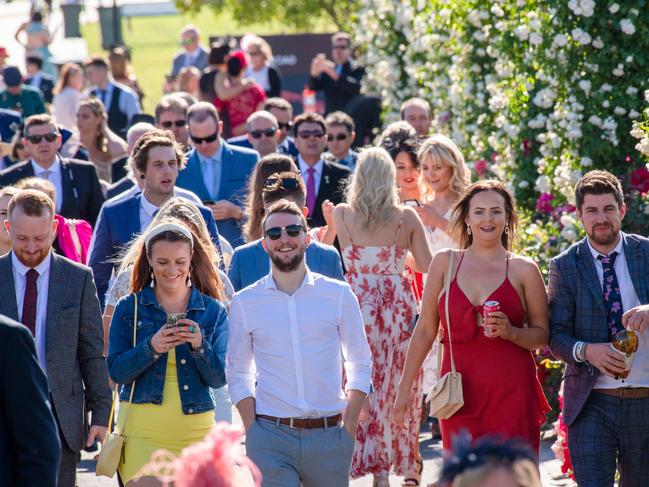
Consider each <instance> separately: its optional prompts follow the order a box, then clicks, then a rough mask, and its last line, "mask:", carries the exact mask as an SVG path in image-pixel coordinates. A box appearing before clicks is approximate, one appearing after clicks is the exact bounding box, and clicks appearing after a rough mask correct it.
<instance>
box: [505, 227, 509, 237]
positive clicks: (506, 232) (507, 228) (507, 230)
mask: <svg viewBox="0 0 649 487" xmlns="http://www.w3.org/2000/svg"><path fill="white" fill-rule="evenodd" d="M505 235H509V225H505Z"/></svg>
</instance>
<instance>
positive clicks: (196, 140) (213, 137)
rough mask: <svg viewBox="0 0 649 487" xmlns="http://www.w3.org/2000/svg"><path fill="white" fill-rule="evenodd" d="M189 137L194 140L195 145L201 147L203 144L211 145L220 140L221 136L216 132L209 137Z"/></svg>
mask: <svg viewBox="0 0 649 487" xmlns="http://www.w3.org/2000/svg"><path fill="white" fill-rule="evenodd" d="M189 137H190V138H191V139H192V142H193V143H194V144H196V145H201V144H202V143H203V142H205V143H207V144H211V143H212V142H214V141H215V140H216V139H218V138H219V134H218V133H217V132H214V133H213V134H212V135H208V136H207V137H196V136H194V135H190V136H189Z"/></svg>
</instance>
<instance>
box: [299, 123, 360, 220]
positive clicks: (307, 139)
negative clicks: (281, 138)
mask: <svg viewBox="0 0 649 487" xmlns="http://www.w3.org/2000/svg"><path fill="white" fill-rule="evenodd" d="M293 130H294V131H295V145H296V146H297V150H298V151H299V153H300V154H299V156H298V158H297V164H298V168H299V169H300V173H301V174H302V178H304V181H305V182H306V206H307V208H308V209H309V216H308V218H307V221H308V222H309V225H310V226H312V227H323V226H325V225H326V224H327V222H326V221H325V219H324V215H323V213H322V203H324V202H325V201H326V200H329V201H331V202H332V203H333V204H334V205H337V204H338V203H341V202H342V200H343V193H344V189H345V186H346V185H347V179H348V178H349V176H350V174H351V172H350V170H349V168H347V167H345V166H343V165H341V164H337V163H336V162H334V160H333V157H331V155H330V154H323V152H324V150H325V148H326V146H327V126H326V124H325V121H324V118H322V116H320V115H318V114H317V113H308V112H307V113H302V114H300V115H298V116H297V117H296V118H295V123H294V126H293Z"/></svg>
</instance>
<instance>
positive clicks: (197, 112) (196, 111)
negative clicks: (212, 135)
mask: <svg viewBox="0 0 649 487" xmlns="http://www.w3.org/2000/svg"><path fill="white" fill-rule="evenodd" d="M209 118H211V119H212V120H214V122H215V123H216V125H218V124H219V112H217V111H216V107H215V106H214V105H212V104H211V103H208V102H206V101H199V102H198V103H195V104H194V105H192V106H191V107H189V110H187V124H188V125H189V124H190V123H191V122H192V120H194V121H196V122H198V123H202V122H204V121H205V120H207V119H209Z"/></svg>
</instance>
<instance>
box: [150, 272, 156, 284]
mask: <svg viewBox="0 0 649 487" xmlns="http://www.w3.org/2000/svg"><path fill="white" fill-rule="evenodd" d="M149 286H151V287H155V276H154V275H153V271H151V284H149Z"/></svg>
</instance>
